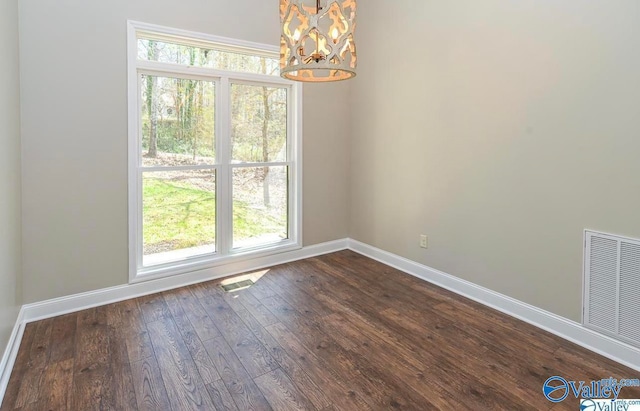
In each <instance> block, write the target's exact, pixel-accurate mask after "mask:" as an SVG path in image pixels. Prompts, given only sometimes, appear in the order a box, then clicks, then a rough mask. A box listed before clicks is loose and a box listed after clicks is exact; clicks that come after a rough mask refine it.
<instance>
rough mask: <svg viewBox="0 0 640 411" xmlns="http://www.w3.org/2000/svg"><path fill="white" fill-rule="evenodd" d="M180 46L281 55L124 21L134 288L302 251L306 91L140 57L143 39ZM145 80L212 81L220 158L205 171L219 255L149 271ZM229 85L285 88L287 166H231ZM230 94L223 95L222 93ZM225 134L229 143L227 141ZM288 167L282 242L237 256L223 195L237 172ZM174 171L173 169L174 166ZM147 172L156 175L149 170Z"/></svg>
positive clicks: (277, 81) (279, 81)
mask: <svg viewBox="0 0 640 411" xmlns="http://www.w3.org/2000/svg"><path fill="white" fill-rule="evenodd" d="M139 36H142V37H144V38H148V37H149V36H153V38H158V39H166V40H167V41H174V42H175V41H176V40H182V41H183V42H184V41H187V42H188V43H189V44H193V45H194V46H201V47H202V46H204V47H207V46H215V47H216V48H221V49H224V50H229V51H237V52H243V53H248V54H254V55H263V56H267V57H272V58H278V57H279V53H280V50H279V47H277V46H272V45H267V44H260V43H253V42H248V41H244V40H236V39H231V38H226V37H220V36H214V35H210V34H204V33H197V32H191V31H186V30H180V29H174V28H169V27H163V26H158V25H154V24H148V23H142V22H138V21H131V20H130V21H127V73H128V76H127V77H128V114H129V121H128V135H129V144H128V149H129V157H128V163H129V166H128V169H129V171H128V181H129V202H128V205H129V210H128V213H129V283H137V282H142V281H148V280H152V279H157V278H163V277H168V276H173V275H178V274H184V273H188V272H192V271H197V270H203V269H207V268H212V267H216V266H219V265H223V264H228V263H232V262H239V261H246V260H250V259H253V258H258V257H264V256H268V255H273V254H277V253H281V252H285V251H292V250H296V249H300V248H302V85H301V84H300V83H296V82H292V81H290V80H286V79H283V78H281V77H279V76H272V75H262V74H253V73H242V72H234V71H225V70H218V69H212V68H206V67H194V66H188V65H179V64H170V63H159V62H153V61H144V60H139V59H138V44H137V42H138V38H139ZM141 74H151V75H160V76H163V75H166V76H174V77H175V76H178V77H187V78H194V79H202V80H206V81H212V82H215V87H216V94H215V96H216V97H215V98H216V152H217V154H216V156H217V161H216V164H215V165H211V166H206V167H203V168H205V169H214V170H215V171H216V220H217V221H216V252H215V253H212V254H208V255H204V256H197V257H191V258H186V259H183V260H180V261H175V262H171V263H166V264H160V265H154V266H149V267H144V266H143V264H142V257H143V250H142V241H143V238H142V221H143V220H142V173H143V167H142V166H141V164H140V158H141V144H140V138H141V119H140V107H141V106H140V104H141V102H140V98H141V97H140V92H139V87H140V86H139V78H140V75H141ZM231 83H234V84H235V83H242V84H258V85H260V86H274V87H286V88H287V89H288V92H287V99H288V100H287V107H288V109H287V110H288V111H289V110H290V111H291V113H292V114H291V115H288V116H287V117H288V124H287V130H288V131H287V134H288V135H287V149H288V153H287V159H286V161H285V162H273V163H246V164H245V163H242V164H231V162H230V156H231V149H230V138H229V137H228V136H229V133H230V126H231V113H230V110H229V102H228V101H223V100H224V99H223V98H222V96H223V95H230V93H229V92H228V90H229V88H230V85H231ZM225 89H226V91H222V90H225ZM224 136H227V137H224ZM283 165H284V166H288V167H289V180H290V181H289V186H288V191H289V194H288V195H289V198H288V208H289V209H288V227H287V228H288V238H287V239H284V240H282V241H280V242H277V243H272V244H267V245H265V246H257V247H254V248H243V249H236V250H234V249H233V247H232V235H233V227H232V221H233V210H232V202H233V198H232V195H229V196H227V198H224V197H222V196H220V195H218V194H219V193H221V192H223V193H229V194H231V192H232V177H233V173H232V170H233V168H237V167H262V166H271V167H273V166H283ZM172 169H174V170H175V169H176V168H172ZM144 171H153V168H148V167H145V168H144Z"/></svg>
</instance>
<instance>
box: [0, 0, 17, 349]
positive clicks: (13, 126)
mask: <svg viewBox="0 0 640 411" xmlns="http://www.w3.org/2000/svg"><path fill="white" fill-rule="evenodd" d="M20 249H21V239H20V76H19V68H18V1H17V0H0V357H2V354H3V352H4V347H5V346H6V344H7V342H8V340H9V336H10V334H11V329H12V328H13V325H14V324H15V322H16V317H17V314H18V310H19V306H20V304H21V303H22V299H21V294H22V291H21V289H20V286H21V265H22V263H21V257H20Z"/></svg>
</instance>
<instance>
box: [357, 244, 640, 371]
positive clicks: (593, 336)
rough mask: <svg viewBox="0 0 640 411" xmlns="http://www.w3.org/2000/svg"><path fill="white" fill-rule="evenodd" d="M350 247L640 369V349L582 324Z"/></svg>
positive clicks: (363, 248) (372, 250) (360, 247)
mask: <svg viewBox="0 0 640 411" xmlns="http://www.w3.org/2000/svg"><path fill="white" fill-rule="evenodd" d="M348 247H349V249H351V250H353V251H355V252H357V253H359V254H362V255H364V256H367V257H369V258H372V259H374V260H377V261H380V262H381V263H384V264H386V265H389V266H391V267H394V268H397V269H398V270H401V271H404V272H406V273H407V274H411V275H413V276H414V277H418V278H420V279H422V280H425V281H427V282H429V283H432V284H435V285H437V286H439V287H442V288H445V289H447V290H449V291H452V292H454V293H456V294H459V295H462V296H464V297H467V298H469V299H471V300H474V301H477V302H479V303H481V304H483V305H486V306H488V307H491V308H494V309H496V310H498V311H501V312H503V313H505V314H508V315H510V316H512V317H515V318H517V319H519V320H522V321H524V322H527V323H529V324H531V325H534V326H536V327H538V328H541V329H543V330H545V331H548V332H550V333H552V334H555V335H557V336H559V337H562V338H564V339H565V340H568V341H571V342H573V343H575V344H577V345H580V346H582V347H584V348H586V349H588V350H591V351H593V352H596V353H598V354H600V355H603V356H605V357H607V358H610V359H612V360H614V361H616V362H619V363H620V364H623V365H626V366H627V367H629V368H633V369H634V370H637V371H640V349H638V348H636V347H633V346H631V345H628V344H625V343H623V342H620V341H617V340H614V339H613V338H610V337H608V336H605V335H602V334H599V333H597V332H595V331H592V330H590V329H588V328H585V327H584V326H582V324H580V323H577V322H575V321H571V320H569V319H567V318H564V317H561V316H559V315H556V314H553V313H550V312H548V311H545V310H542V309H540V308H538V307H534V306H532V305H530V304H527V303H524V302H522V301H519V300H516V299H514V298H511V297H508V296H506V295H503V294H500V293H497V292H495V291H492V290H489V289H488V288H484V287H481V286H479V285H476V284H474V283H471V282H469V281H466V280H463V279H460V278H458V277H454V276H452V275H450V274H447V273H443V272H442V271H438V270H435V269H433V268H430V267H427V266H426V265H422V264H419V263H416V262H415V261H411V260H408V259H406V258H404V257H400V256H398V255H395V254H392V253H389V252H387V251H384V250H380V249H378V248H375V247H372V246H370V245H368V244H364V243H361V242H359V241H356V240H352V239H349V240H348ZM603 378H605V376H603Z"/></svg>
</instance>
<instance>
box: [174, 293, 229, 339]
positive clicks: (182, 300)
mask: <svg viewBox="0 0 640 411" xmlns="http://www.w3.org/2000/svg"><path fill="white" fill-rule="evenodd" d="M166 294H168V295H175V296H176V299H177V301H178V303H179V304H180V305H181V306H182V309H183V312H184V313H185V316H186V317H187V318H188V320H189V322H191V324H192V326H193V329H194V330H195V331H196V333H197V334H198V337H199V338H200V340H201V341H207V340H210V339H212V338H216V337H218V336H220V331H219V330H218V328H217V327H216V325H215V323H214V322H213V321H212V320H211V317H209V314H208V313H207V311H206V310H205V309H204V307H202V305H201V304H200V301H199V300H198V298H197V297H196V296H195V295H193V293H192V292H191V288H182V289H178V290H175V291H173V292H171V293H166ZM172 313H173V311H172Z"/></svg>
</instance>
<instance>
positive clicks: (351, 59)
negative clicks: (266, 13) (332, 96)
mask: <svg viewBox="0 0 640 411" xmlns="http://www.w3.org/2000/svg"><path fill="white" fill-rule="evenodd" d="M311 3H315V4H311ZM280 23H281V25H282V36H281V38H280V75H281V76H282V77H284V78H288V79H290V80H296V81H306V82H327V81H339V80H347V79H350V78H353V77H355V75H356V65H357V56H356V43H355V41H354V38H353V35H354V31H355V24H356V0H315V1H313V0H306V1H305V0H280Z"/></svg>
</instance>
